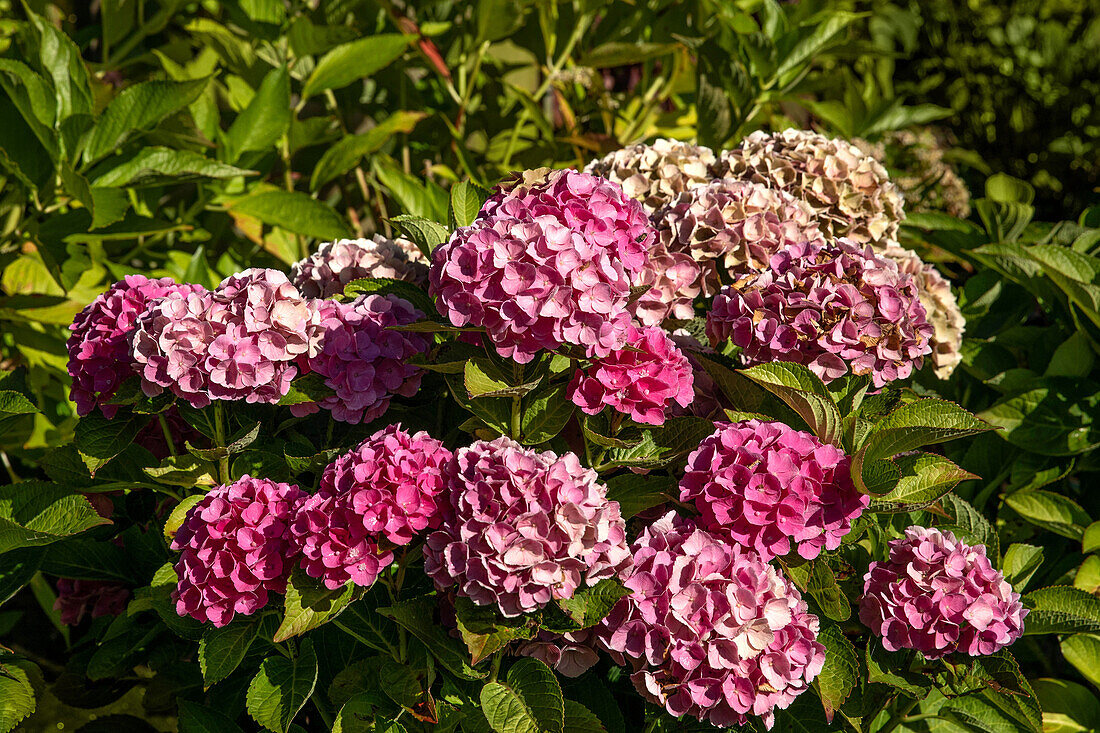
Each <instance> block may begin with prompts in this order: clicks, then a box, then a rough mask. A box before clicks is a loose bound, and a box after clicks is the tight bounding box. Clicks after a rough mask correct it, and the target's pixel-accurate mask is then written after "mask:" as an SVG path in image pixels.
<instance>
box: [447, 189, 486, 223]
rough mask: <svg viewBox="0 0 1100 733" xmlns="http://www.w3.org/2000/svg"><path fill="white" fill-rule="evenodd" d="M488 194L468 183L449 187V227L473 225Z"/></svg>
mask: <svg viewBox="0 0 1100 733" xmlns="http://www.w3.org/2000/svg"><path fill="white" fill-rule="evenodd" d="M487 198H489V192H488V191H486V190H485V189H483V188H481V187H480V186H478V185H475V184H473V183H470V182H469V181H459V182H458V183H456V184H455V185H454V186H452V187H451V212H450V214H451V225H452V226H455V227H465V226H469V225H470V224H472V223H473V221H474V219H475V218H476V217H477V212H479V211H480V210H481V205H482V204H483V203H485V199H487Z"/></svg>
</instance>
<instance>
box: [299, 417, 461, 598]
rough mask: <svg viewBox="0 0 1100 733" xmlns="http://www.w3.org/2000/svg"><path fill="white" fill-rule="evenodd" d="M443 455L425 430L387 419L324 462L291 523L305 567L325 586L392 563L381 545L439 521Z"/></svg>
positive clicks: (370, 577)
mask: <svg viewBox="0 0 1100 733" xmlns="http://www.w3.org/2000/svg"><path fill="white" fill-rule="evenodd" d="M450 460H451V452H450V451H449V450H447V449H446V448H444V447H443V444H442V443H440V442H439V441H438V440H435V439H433V438H431V437H430V436H429V435H428V434H427V433H424V432H419V433H416V434H415V435H410V434H409V433H408V432H406V431H404V430H401V427H400V426H399V425H391V426H389V427H387V428H384V429H382V430H380V431H378V432H377V433H375V434H374V435H372V436H370V437H369V438H367V439H366V440H364V441H363V442H362V443H361V444H360V445H359V446H358V447H357V448H355V449H354V450H352V451H349V452H348V453H345V454H344V455H343V456H341V457H340V458H338V459H337V460H336V461H334V462H333V463H331V464H329V465H328V466H327V467H326V468H325V471H324V473H323V474H322V476H321V488H320V490H319V491H318V492H317V493H316V494H314V495H313V496H311V497H309V499H308V500H307V501H306V502H305V504H304V505H303V506H302V508H301V510H300V511H299V512H298V515H297V517H295V519H294V524H293V526H292V532H293V535H294V543H295V545H296V546H297V547H298V548H299V550H300V551H301V553H302V567H303V568H304V569H305V571H306V573H308V574H309V575H310V576H312V577H314V578H321V579H322V580H323V581H324V584H325V586H326V587H328V588H331V589H335V588H339V587H340V586H341V585H343V584H344V583H346V582H347V581H348V580H351V581H352V582H353V583H355V584H356V585H360V586H364V587H368V586H370V585H371V584H373V583H374V581H375V579H376V578H377V577H378V574H379V573H380V572H381V571H382V569H384V568H385V567H386V566H387V565H389V564H390V563H391V562H392V561H393V553H392V551H391V550H390V549H389V548H392V547H393V546H395V545H407V544H408V543H409V542H411V541H412V539H413V537H415V536H416V535H417V534H419V533H420V532H423V531H424V530H427V529H434V528H436V527H438V526H439V522H440V503H441V502H442V498H441V496H440V494H441V493H442V492H443V491H444V488H445V478H444V476H445V467H446V464H447V463H448V462H449V461H450ZM387 543H388V545H387Z"/></svg>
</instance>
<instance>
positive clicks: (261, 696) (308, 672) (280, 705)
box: [246, 639, 317, 733]
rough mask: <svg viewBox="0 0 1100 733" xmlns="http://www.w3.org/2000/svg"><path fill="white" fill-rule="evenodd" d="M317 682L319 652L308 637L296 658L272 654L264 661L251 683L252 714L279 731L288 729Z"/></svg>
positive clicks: (261, 722)
mask: <svg viewBox="0 0 1100 733" xmlns="http://www.w3.org/2000/svg"><path fill="white" fill-rule="evenodd" d="M316 685H317V655H316V654H315V653H314V651H313V643H312V642H311V641H309V640H308V639H307V640H305V641H303V642H302V644H301V646H300V647H299V649H298V654H297V656H295V657H294V658H293V659H287V658H286V657H283V656H272V657H268V658H267V659H265V660H264V662H263V664H261V665H260V671H259V672H257V673H256V676H255V677H253V678H252V682H251V684H249V686H248V696H247V698H246V706H247V708H248V714H249V715H251V716H252V718H253V719H254V720H255V721H256V722H257V723H259V724H260V725H262V726H264V727H265V728H268V729H269V730H272V731H275V733H287V732H288V731H289V730H290V725H291V723H292V722H293V721H294V718H295V716H297V715H298V711H300V710H301V709H302V707H304V706H305V704H306V700H308V699H309V696H310V695H312V694H313V688H314V687H315V686H316Z"/></svg>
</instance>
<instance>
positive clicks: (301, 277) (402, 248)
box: [290, 234, 428, 298]
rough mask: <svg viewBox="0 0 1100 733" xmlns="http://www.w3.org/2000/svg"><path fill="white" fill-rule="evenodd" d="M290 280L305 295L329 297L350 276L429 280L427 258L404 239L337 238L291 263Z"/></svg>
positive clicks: (337, 292)
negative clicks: (302, 258)
mask: <svg viewBox="0 0 1100 733" xmlns="http://www.w3.org/2000/svg"><path fill="white" fill-rule="evenodd" d="M290 276H291V280H292V281H293V282H294V285H295V286H296V287H297V288H298V290H300V291H301V293H302V295H304V296H305V297H307V298H331V297H332V296H334V295H339V294H340V293H342V292H344V287H345V286H346V285H347V284H348V283H350V282H352V281H353V280H360V279H362V278H365V277H369V278H389V279H393V280H405V281H408V282H411V283H414V284H416V285H424V284H426V283H427V281H428V264H427V261H426V259H425V257H424V255H423V253H421V251H420V250H419V249H418V248H417V246H416V245H415V244H413V243H412V242H410V241H409V240H407V239H402V238H400V237H398V238H397V239H387V238H386V237H383V236H382V235H380V234H375V235H374V238H373V239H340V240H337V241H335V242H327V243H325V244H323V245H321V248H320V249H318V250H317V251H316V252H314V253H313V254H312V255H310V256H309V257H306V258H305V259H304V260H300V261H298V262H295V263H294V264H293V265H291V268H290Z"/></svg>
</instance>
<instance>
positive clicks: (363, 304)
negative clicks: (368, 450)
mask: <svg viewBox="0 0 1100 733" xmlns="http://www.w3.org/2000/svg"><path fill="white" fill-rule="evenodd" d="M317 308H318V310H319V312H320V315H321V324H320V327H321V336H320V350H319V351H318V353H317V354H316V355H314V356H310V357H308V359H307V361H306V363H307V364H308V366H309V369H310V370H311V371H314V372H317V373H318V374H320V375H321V376H322V377H324V378H325V385H326V386H328V387H330V388H331V389H332V390H333V391H334V392H335V394H333V395H329V396H328V397H325V398H324V399H322V400H321V401H320V402H311V403H305V404H299V405H293V406H291V412H293V413H294V414H295V415H307V414H309V413H312V412H316V411H317V409H318V406H320V407H323V408H325V409H326V410H329V411H330V412H331V413H332V417H334V418H335V419H337V420H340V421H342V422H347V423H352V424H356V423H360V422H370V421H371V420H374V419H376V418H378V417H381V415H382V413H384V412H385V411H386V409H387V408H388V407H389V406H390V398H391V397H393V396H394V395H400V396H402V397H412V396H413V395H414V394H416V391H417V390H418V389H420V380H421V378H422V377H423V375H424V371H423V370H422V369H420V368H418V367H415V366H413V365H411V364H408V363H406V362H407V361H408V360H409V358H410V357H412V356H413V355H414V354H419V353H422V352H425V351H427V350H428V346H429V343H428V340H427V339H426V338H425V337H424V336H423V335H422V334H418V333H403V332H401V331H391V330H389V327H390V326H401V325H405V324H407V323H412V322H413V321H419V320H421V319H422V318H423V317H424V314H423V313H421V312H420V311H418V310H417V309H416V308H414V307H413V306H412V304H411V303H409V302H408V301H406V300H404V299H402V298H399V297H398V296H396V295H392V294H390V295H361V296H359V297H358V298H356V299H355V300H353V301H352V302H350V303H338V302H336V301H334V300H323V301H318V305H317Z"/></svg>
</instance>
